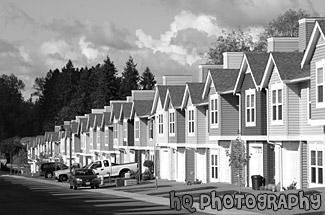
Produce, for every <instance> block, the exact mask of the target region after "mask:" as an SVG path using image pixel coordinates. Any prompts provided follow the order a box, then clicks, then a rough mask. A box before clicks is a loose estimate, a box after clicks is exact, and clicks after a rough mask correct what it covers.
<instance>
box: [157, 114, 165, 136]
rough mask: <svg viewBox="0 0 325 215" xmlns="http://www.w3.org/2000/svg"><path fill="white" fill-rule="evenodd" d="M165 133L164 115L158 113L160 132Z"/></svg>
mask: <svg viewBox="0 0 325 215" xmlns="http://www.w3.org/2000/svg"><path fill="white" fill-rule="evenodd" d="M163 133H164V115H163V114H162V113H160V114H158V134H160V135H162V134H163Z"/></svg>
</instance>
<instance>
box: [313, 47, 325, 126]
mask: <svg viewBox="0 0 325 215" xmlns="http://www.w3.org/2000/svg"><path fill="white" fill-rule="evenodd" d="M324 55H325V46H319V47H316V49H315V52H314V56H313V58H312V60H311V64H310V69H311V70H310V76H311V77H310V78H311V106H312V119H317V120H318V119H325V108H316V62H318V61H320V60H322V59H324V58H325V57H324Z"/></svg>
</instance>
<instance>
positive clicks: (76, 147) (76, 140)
mask: <svg viewBox="0 0 325 215" xmlns="http://www.w3.org/2000/svg"><path fill="white" fill-rule="evenodd" d="M74 144H75V145H74V150H75V152H81V149H80V147H81V142H80V137H79V136H77V135H75V136H74ZM55 145H56V144H55V143H54V147H55ZM54 151H55V150H54V149H53V152H54Z"/></svg>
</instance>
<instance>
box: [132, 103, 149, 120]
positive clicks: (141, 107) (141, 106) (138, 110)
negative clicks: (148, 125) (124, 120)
mask: <svg viewBox="0 0 325 215" xmlns="http://www.w3.org/2000/svg"><path fill="white" fill-rule="evenodd" d="M152 104H153V100H135V101H133V106H132V111H131V116H130V117H131V118H133V117H134V115H135V114H136V115H137V117H139V118H144V117H149V116H150V113H151V108H152Z"/></svg>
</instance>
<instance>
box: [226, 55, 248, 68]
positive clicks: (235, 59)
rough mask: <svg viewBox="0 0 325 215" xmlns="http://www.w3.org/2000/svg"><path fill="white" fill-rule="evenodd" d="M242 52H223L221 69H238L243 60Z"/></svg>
mask: <svg viewBox="0 0 325 215" xmlns="http://www.w3.org/2000/svg"><path fill="white" fill-rule="evenodd" d="M243 56H244V53H243V52H224V53H223V68H224V69H239V68H240V65H241V61H242V59H243Z"/></svg>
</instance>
